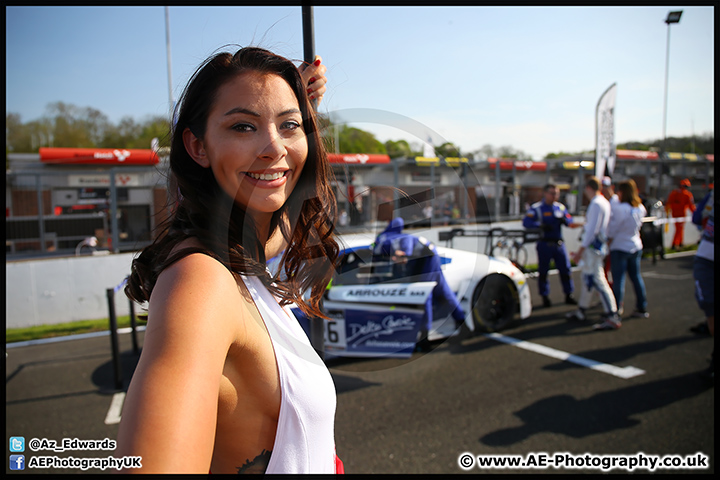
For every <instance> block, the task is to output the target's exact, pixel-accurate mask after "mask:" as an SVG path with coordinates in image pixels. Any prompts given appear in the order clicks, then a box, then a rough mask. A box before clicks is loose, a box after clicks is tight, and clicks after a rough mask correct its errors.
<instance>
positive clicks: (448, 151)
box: [435, 142, 460, 157]
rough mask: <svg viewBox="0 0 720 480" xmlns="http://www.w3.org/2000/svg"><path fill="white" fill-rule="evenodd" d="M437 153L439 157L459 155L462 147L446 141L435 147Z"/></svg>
mask: <svg viewBox="0 0 720 480" xmlns="http://www.w3.org/2000/svg"><path fill="white" fill-rule="evenodd" d="M435 155H437V156H439V157H459V156H460V149H459V148H458V147H457V146H456V145H455V144H454V143H452V142H445V143H443V144H442V145H440V146H439V147H435Z"/></svg>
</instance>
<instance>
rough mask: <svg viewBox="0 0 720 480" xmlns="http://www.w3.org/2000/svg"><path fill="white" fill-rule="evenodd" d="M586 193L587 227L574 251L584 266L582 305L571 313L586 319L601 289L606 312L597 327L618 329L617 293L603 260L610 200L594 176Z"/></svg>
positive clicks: (601, 299)
mask: <svg viewBox="0 0 720 480" xmlns="http://www.w3.org/2000/svg"><path fill="white" fill-rule="evenodd" d="M585 196H586V197H587V198H588V200H590V204H589V205H588V208H587V212H586V213H585V231H584V232H583V237H582V241H581V243H580V249H579V250H578V251H577V252H575V253H574V254H573V257H572V258H573V261H574V262H575V263H576V264H578V265H580V266H581V271H582V281H581V285H580V300H579V301H578V309H577V310H576V311H574V312H571V313H569V314H567V319H568V320H572V321H586V320H587V316H586V314H585V311H586V310H587V308H588V307H589V306H590V298H591V296H592V292H593V290H597V292H598V294H599V296H600V303H601V305H602V307H603V310H604V313H603V315H602V316H601V321H600V322H599V323H597V324H595V325H594V326H593V328H594V329H595V330H617V329H618V328H620V326H621V322H620V317H619V315H618V313H617V305H616V303H615V296H614V295H613V292H612V289H610V285H608V282H607V279H606V278H605V273H604V270H603V260H604V259H605V256H606V255H607V253H608V246H607V227H608V223H609V221H610V202H608V200H607V199H606V198H605V197H604V196H603V194H602V192H601V191H600V181H599V180H598V178H597V177H590V178H589V179H588V180H587V182H586V184H585Z"/></svg>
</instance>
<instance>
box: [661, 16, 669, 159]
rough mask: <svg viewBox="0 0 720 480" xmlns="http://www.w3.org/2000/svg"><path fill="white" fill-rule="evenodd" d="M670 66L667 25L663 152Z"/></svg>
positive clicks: (664, 147)
mask: <svg viewBox="0 0 720 480" xmlns="http://www.w3.org/2000/svg"><path fill="white" fill-rule="evenodd" d="M669 65H670V24H669V23H668V24H667V48H666V52H665V98H664V100H663V130H662V132H663V150H666V144H665V143H666V140H667V137H666V129H667V97H668V71H669Z"/></svg>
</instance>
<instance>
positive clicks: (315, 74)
mask: <svg viewBox="0 0 720 480" xmlns="http://www.w3.org/2000/svg"><path fill="white" fill-rule="evenodd" d="M325 72H327V68H325V65H323V64H322V58H320V56H319V55H315V61H314V62H313V63H311V64H310V65H305V66H303V67H301V68H300V75H301V76H302V79H303V85H305V87H306V88H307V92H308V95H309V96H310V100H316V101H317V105H320V101H321V100H322V97H323V95H325V91H326V90H327V88H326V87H325V84H326V83H327V78H326V77H325Z"/></svg>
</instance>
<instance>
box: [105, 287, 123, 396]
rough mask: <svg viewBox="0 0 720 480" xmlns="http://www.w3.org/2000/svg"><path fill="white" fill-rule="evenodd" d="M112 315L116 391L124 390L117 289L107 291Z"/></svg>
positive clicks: (111, 343) (109, 311)
mask: <svg viewBox="0 0 720 480" xmlns="http://www.w3.org/2000/svg"><path fill="white" fill-rule="evenodd" d="M105 292H106V294H107V301H108V313H109V315H110V348H111V350H112V360H113V372H114V374H115V389H116V390H122V370H121V368H120V348H119V347H118V333H117V318H116V317H115V289H114V288H108V289H106V290H105Z"/></svg>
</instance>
